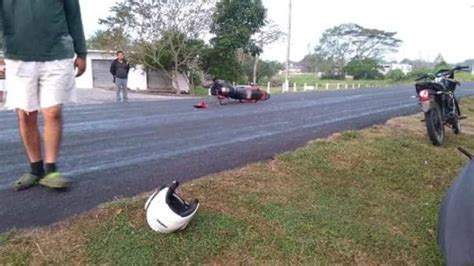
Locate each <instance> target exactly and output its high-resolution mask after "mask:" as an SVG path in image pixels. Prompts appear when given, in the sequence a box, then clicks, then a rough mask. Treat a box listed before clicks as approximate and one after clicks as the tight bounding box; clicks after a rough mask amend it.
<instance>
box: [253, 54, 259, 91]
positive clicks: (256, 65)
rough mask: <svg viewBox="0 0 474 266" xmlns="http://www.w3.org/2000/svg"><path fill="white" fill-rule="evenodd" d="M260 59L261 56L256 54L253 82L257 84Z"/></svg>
mask: <svg viewBox="0 0 474 266" xmlns="http://www.w3.org/2000/svg"><path fill="white" fill-rule="evenodd" d="M259 60H260V56H259V55H257V56H255V63H254V65H253V84H255V85H257V68H258V61H259Z"/></svg>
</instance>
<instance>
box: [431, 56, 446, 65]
mask: <svg viewBox="0 0 474 266" xmlns="http://www.w3.org/2000/svg"><path fill="white" fill-rule="evenodd" d="M433 64H434V65H435V66H437V65H441V64H446V60H444V57H443V55H442V54H438V56H436V58H435V60H434V62H433Z"/></svg>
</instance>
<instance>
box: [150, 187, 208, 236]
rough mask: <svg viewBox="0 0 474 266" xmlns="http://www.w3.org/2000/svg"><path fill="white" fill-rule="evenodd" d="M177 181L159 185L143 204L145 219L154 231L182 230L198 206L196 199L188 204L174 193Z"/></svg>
mask: <svg viewBox="0 0 474 266" xmlns="http://www.w3.org/2000/svg"><path fill="white" fill-rule="evenodd" d="M178 186H179V183H178V182H177V181H174V182H173V183H172V184H171V185H170V186H165V187H161V188H160V189H158V190H157V191H155V193H153V194H152V195H151V196H150V197H149V198H148V200H147V202H146V204H145V211H146V220H147V222H148V225H149V226H150V227H151V229H153V230H154V231H157V232H160V233H173V232H175V231H178V230H183V229H185V228H186V226H187V225H188V224H189V222H190V221H191V219H192V218H193V216H194V215H195V214H196V212H197V210H198V208H199V202H198V200H197V199H195V200H193V201H192V202H191V203H190V204H189V203H187V202H186V201H185V200H183V199H182V198H181V197H180V196H179V195H178V194H176V188H178Z"/></svg>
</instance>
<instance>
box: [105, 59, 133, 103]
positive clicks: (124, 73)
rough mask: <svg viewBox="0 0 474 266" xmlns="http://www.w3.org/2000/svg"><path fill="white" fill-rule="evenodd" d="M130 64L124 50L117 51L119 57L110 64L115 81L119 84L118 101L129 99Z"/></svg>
mask: <svg viewBox="0 0 474 266" xmlns="http://www.w3.org/2000/svg"><path fill="white" fill-rule="evenodd" d="M129 72H130V64H129V63H128V61H127V60H126V59H125V56H124V54H123V52H122V51H118V52H117V59H115V60H114V61H113V62H112V65H110V73H111V74H112V76H114V83H115V85H117V102H126V101H128V96H127V83H128V73H129Z"/></svg>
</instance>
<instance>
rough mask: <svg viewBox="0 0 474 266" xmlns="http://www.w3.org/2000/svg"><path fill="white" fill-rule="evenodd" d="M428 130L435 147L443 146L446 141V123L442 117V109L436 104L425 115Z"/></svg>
mask: <svg viewBox="0 0 474 266" xmlns="http://www.w3.org/2000/svg"><path fill="white" fill-rule="evenodd" d="M425 122H426V129H427V130H428V136H429V137H430V140H431V143H433V145H435V146H441V145H443V141H444V123H443V118H442V116H441V109H440V108H439V105H438V104H437V103H436V102H435V103H433V105H432V107H431V109H430V110H429V111H428V112H426V113H425Z"/></svg>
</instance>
